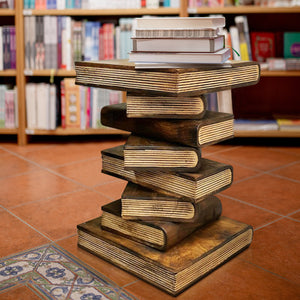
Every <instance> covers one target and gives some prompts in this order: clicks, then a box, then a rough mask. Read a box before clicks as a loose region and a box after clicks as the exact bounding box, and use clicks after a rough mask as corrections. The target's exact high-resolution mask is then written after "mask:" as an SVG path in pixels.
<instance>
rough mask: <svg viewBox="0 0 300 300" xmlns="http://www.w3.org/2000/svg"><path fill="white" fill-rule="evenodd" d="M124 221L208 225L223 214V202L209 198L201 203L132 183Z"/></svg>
mask: <svg viewBox="0 0 300 300" xmlns="http://www.w3.org/2000/svg"><path fill="white" fill-rule="evenodd" d="M121 203H122V213H121V214H122V218H123V219H125V220H142V221H168V222H182V223H183V222H189V223H190V222H196V223H201V224H206V223H208V222H209V221H211V220H212V219H214V220H216V219H217V218H218V217H219V216H220V215H221V212H222V204H221V201H220V200H219V199H218V198H217V197H215V196H208V197H206V198H205V199H203V200H202V201H200V202H198V203H193V202H189V201H187V199H185V198H184V197H175V196H172V195H166V194H162V193H158V192H156V191H154V190H151V189H148V188H145V187H142V186H141V185H138V184H134V183H132V182H128V183H127V186H126V188H125V189H124V192H123V194H122V196H121Z"/></svg>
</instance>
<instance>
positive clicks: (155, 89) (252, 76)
mask: <svg viewBox="0 0 300 300" xmlns="http://www.w3.org/2000/svg"><path fill="white" fill-rule="evenodd" d="M75 70H76V84H79V85H87V86H94V87H101V88H108V89H115V90H121V91H128V92H133V93H135V94H137V93H139V94H143V93H147V94H148V95H149V94H150V93H151V94H159V95H160V96H166V95H167V96H184V95H186V96H198V95H200V94H205V93H210V92H214V91H219V90H225V89H229V88H238V87H243V86H248V85H253V84H256V83H257V82H258V81H259V78H260V67H259V64H258V63H257V62H240V61H230V62H226V63H224V64H221V65H219V64H216V65H203V66H199V65H198V66H197V67H195V66H194V67H191V68H170V67H169V68H161V69H160V68H159V67H158V69H157V70H148V71H147V72H146V71H145V70H139V69H135V64H134V63H132V62H128V60H102V61H91V62H83V61H82V62H76V63H75ZM91 74H92V76H91ZM162 82H164V84H162ZM211 82H214V85H212V84H211ZM133 83H134V84H133Z"/></svg>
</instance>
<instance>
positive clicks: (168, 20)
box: [134, 17, 225, 29]
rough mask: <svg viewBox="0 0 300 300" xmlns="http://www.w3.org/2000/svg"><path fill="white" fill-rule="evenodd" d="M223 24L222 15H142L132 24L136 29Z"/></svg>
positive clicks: (181, 27)
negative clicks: (191, 16)
mask: <svg viewBox="0 0 300 300" xmlns="http://www.w3.org/2000/svg"><path fill="white" fill-rule="evenodd" d="M224 26H225V18H224V17H194V18H189V17H146V18H145V17H144V18H136V19H135V24H134V28H137V29H141V28H142V29H174V28H179V29H184V28H187V29H191V28H192V29H202V28H219V27H224Z"/></svg>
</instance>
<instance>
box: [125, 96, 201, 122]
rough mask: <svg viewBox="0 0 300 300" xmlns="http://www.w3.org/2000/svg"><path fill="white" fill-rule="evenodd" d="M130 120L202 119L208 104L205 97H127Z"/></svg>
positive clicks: (127, 110)
mask: <svg viewBox="0 0 300 300" xmlns="http://www.w3.org/2000/svg"><path fill="white" fill-rule="evenodd" d="M126 103H127V107H126V112H127V117H128V118H164V119H166V118H170V119H200V118H202V117H203V115H204V113H205V111H206V107H207V102H206V97H205V96H204V95H201V96H197V97H187V96H181V97H180V96H179V97H164V96H147V95H130V94H129V95H127V100H126Z"/></svg>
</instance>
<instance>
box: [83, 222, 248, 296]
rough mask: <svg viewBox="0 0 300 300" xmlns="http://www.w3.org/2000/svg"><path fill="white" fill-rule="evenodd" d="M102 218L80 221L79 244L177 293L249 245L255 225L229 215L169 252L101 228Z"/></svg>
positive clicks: (172, 292)
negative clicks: (232, 218) (241, 221)
mask: <svg viewBox="0 0 300 300" xmlns="http://www.w3.org/2000/svg"><path fill="white" fill-rule="evenodd" d="M100 222H101V220H100V218H96V219H93V220H91V221H89V222H86V223H83V224H80V225H78V226H77V228H78V245H79V246H80V247H81V248H83V249H85V250H87V251H89V252H90V253H93V254H95V255H97V256H99V257H101V258H103V259H105V260H107V261H108V262H110V263H112V264H114V265H116V266H118V267H120V268H122V269H124V270H126V271H128V272H130V273H132V274H134V275H136V276H138V277H139V278H141V279H143V280H145V281H147V282H149V283H151V284H153V285H155V286H157V287H158V288H160V289H162V290H163V291H165V292H167V293H169V294H171V295H173V296H176V295H178V294H179V293H181V292H182V291H184V290H185V289H186V288H188V287H189V286H190V285H192V284H193V283H195V282H197V281H198V280H199V279H201V278H203V277H204V276H206V275H208V274H209V273H210V272H212V271H213V270H215V269H216V268H218V267H220V266H221V265H223V264H224V263H225V262H226V261H228V260H230V259H231V258H233V257H234V256H236V255H237V254H238V253H240V252H241V251H243V250H244V249H245V248H247V247H248V246H249V245H250V243H251V241H252V234H253V230H252V227H251V226H249V225H246V224H243V223H240V222H238V221H234V220H231V219H228V218H225V217H221V218H220V219H219V220H217V221H214V222H211V223H209V224H208V225H206V226H205V227H204V228H200V229H198V230H197V231H195V232H194V233H192V234H191V235H189V236H188V237H187V238H185V239H184V240H182V242H181V243H178V244H177V245H175V246H174V247H172V248H170V249H169V250H167V251H166V252H162V251H158V250H156V249H153V248H151V247H147V246H146V245H143V244H141V243H137V242H134V241H132V240H130V239H127V238H124V237H122V236H120V235H116V234H113V233H111V232H108V231H105V230H101V228H100Z"/></svg>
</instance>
